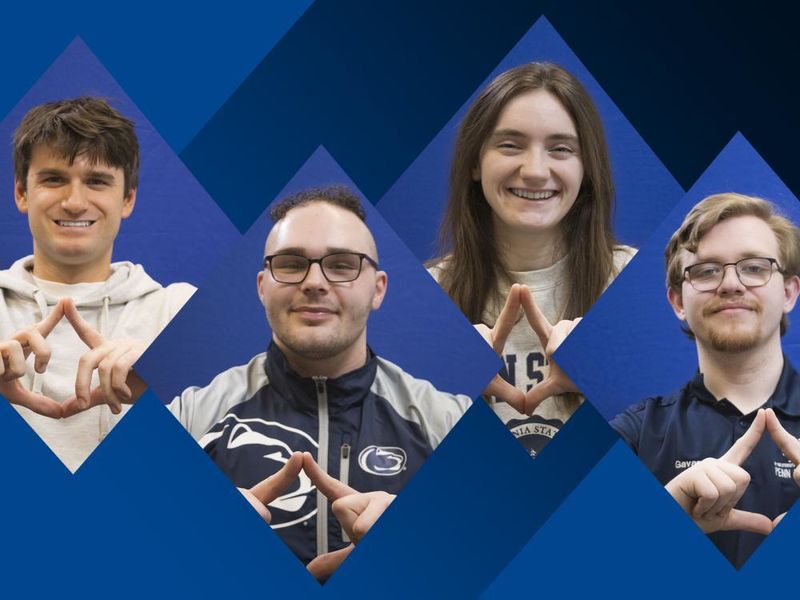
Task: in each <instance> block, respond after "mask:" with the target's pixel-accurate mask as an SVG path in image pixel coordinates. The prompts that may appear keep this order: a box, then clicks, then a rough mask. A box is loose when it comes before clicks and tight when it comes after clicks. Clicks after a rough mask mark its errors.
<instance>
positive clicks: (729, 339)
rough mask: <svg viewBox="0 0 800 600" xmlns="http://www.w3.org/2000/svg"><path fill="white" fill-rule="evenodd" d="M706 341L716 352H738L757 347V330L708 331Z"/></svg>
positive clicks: (758, 340) (758, 341)
mask: <svg viewBox="0 0 800 600" xmlns="http://www.w3.org/2000/svg"><path fill="white" fill-rule="evenodd" d="M708 341H709V343H710V344H711V347H712V348H714V350H716V351H717V352H730V353H734V354H735V353H739V352H747V351H748V350H752V349H753V348H756V347H758V345H759V343H760V339H759V336H758V332H757V331H755V330H750V331H735V330H734V331H718V330H714V329H712V330H711V331H710V332H709V336H708Z"/></svg>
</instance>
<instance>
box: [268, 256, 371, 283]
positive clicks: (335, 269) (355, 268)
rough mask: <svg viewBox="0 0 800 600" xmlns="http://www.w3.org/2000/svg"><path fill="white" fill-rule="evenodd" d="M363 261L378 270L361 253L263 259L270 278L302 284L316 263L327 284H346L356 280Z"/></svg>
mask: <svg viewBox="0 0 800 600" xmlns="http://www.w3.org/2000/svg"><path fill="white" fill-rule="evenodd" d="M365 260H366V261H367V262H368V263H369V264H371V265H372V266H373V268H375V269H376V270H377V269H378V263H377V262H375V261H374V260H373V259H372V258H370V257H369V256H367V255H366V254H362V253H361V252H334V253H333V254H326V255H325V256H322V257H320V258H308V257H307V256H300V255H299V254H271V255H269V256H265V257H264V268H265V269H266V268H267V267H269V272H270V273H271V274H272V278H273V279H274V280H275V281H277V282H278V283H303V281H305V279H306V277H308V272H309V271H310V270H311V265H313V264H314V263H317V264H319V267H320V269H321V270H322V275H323V276H324V277H325V279H327V280H328V281H329V282H331V283H347V282H348V281H355V280H356V279H358V276H359V275H361V266H362V265H363V262H364V261H365Z"/></svg>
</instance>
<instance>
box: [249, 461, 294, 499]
mask: <svg viewBox="0 0 800 600" xmlns="http://www.w3.org/2000/svg"><path fill="white" fill-rule="evenodd" d="M302 467H303V455H302V454H300V453H299V452H294V453H292V456H291V457H290V458H289V460H287V461H286V464H285V465H283V466H282V467H281V468H280V470H279V471H278V472H277V473H275V474H274V475H270V476H269V477H267V478H266V479H264V480H263V481H260V482H259V483H257V484H255V485H254V486H253V487H251V488H250V493H251V494H253V495H254V496H255V497H256V498H258V499H259V500H260V501H261V502H262V503H263V504H269V503H270V502H272V501H273V500H275V499H276V498H278V497H279V496H280V495H281V494H283V492H284V491H286V488H288V487H289V484H291V483H292V481H294V480H295V478H296V477H297V476H298V475H299V474H300V469H301V468H302Z"/></svg>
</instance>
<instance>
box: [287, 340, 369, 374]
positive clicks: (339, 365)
mask: <svg viewBox="0 0 800 600" xmlns="http://www.w3.org/2000/svg"><path fill="white" fill-rule="evenodd" d="M273 339H274V338H273ZM275 343H276V344H277V345H278V347H279V348H280V349H281V351H282V352H283V355H284V356H285V357H286V361H287V362H288V363H289V366H291V367H292V369H294V371H295V372H296V373H297V374H298V375H300V376H301V377H326V378H327V379H336V378H337V377H341V376H342V375H345V374H346V373H350V372H351V371H355V370H356V369H359V368H361V367H363V366H364V365H365V364H366V362H367V345H366V343H364V344H363V345H361V346H359V347H358V348H355V349H352V350H351V349H348V350H346V351H344V352H342V353H340V354H337V355H335V356H330V357H326V358H309V357H306V356H301V355H299V354H297V353H296V352H294V351H292V350H291V349H289V348H287V347H286V346H285V345H284V344H283V343H281V342H280V341H279V340H277V339H275Z"/></svg>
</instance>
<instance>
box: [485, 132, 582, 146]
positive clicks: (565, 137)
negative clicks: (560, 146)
mask: <svg viewBox="0 0 800 600" xmlns="http://www.w3.org/2000/svg"><path fill="white" fill-rule="evenodd" d="M527 137H528V136H527V135H526V134H524V133H522V132H521V131H519V130H517V129H498V130H496V131H494V132H492V138H494V139H497V138H517V139H527ZM546 139H547V140H551V141H564V142H574V143H576V144H577V143H578V142H579V141H580V140H578V136H577V135H574V134H572V133H554V134H552V135H548V136H547V138H546Z"/></svg>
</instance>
